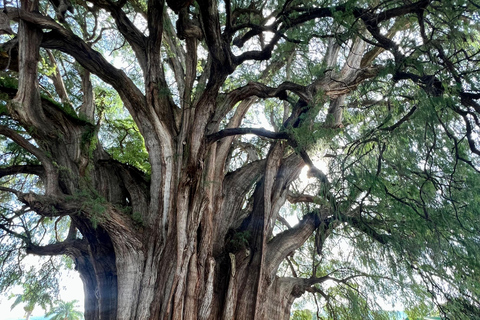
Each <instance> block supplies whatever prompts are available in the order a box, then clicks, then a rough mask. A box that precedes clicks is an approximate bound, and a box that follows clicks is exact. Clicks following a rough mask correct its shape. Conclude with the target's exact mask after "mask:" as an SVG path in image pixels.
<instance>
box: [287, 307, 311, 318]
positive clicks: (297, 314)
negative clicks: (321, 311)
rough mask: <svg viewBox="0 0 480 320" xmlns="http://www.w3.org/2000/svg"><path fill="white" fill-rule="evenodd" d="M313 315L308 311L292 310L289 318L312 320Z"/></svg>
mask: <svg viewBox="0 0 480 320" xmlns="http://www.w3.org/2000/svg"><path fill="white" fill-rule="evenodd" d="M313 319H314V318H313V313H312V311H310V310H308V309H304V310H294V311H293V313H292V315H291V316H290V320H313Z"/></svg>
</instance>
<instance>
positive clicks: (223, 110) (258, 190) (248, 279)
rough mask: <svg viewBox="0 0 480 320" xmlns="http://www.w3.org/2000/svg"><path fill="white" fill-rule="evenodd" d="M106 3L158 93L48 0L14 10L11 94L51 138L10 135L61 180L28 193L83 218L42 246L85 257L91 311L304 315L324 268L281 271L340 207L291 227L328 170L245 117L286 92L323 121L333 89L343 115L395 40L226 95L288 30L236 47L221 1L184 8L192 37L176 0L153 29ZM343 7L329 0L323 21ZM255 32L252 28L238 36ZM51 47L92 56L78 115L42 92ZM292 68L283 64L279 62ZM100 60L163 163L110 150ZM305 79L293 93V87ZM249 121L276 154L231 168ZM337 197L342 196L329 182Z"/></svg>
mask: <svg viewBox="0 0 480 320" xmlns="http://www.w3.org/2000/svg"><path fill="white" fill-rule="evenodd" d="M92 2H93V3H94V4H95V5H96V6H98V8H102V9H103V10H106V11H107V12H108V13H109V14H111V16H112V17H113V19H114V20H115V23H116V25H117V26H118V29H119V31H120V33H121V34H122V35H123V37H124V38H125V40H126V41H127V42H128V43H129V45H130V46H131V47H132V49H133V52H134V53H135V56H136V59H137V60H138V63H139V65H140V67H141V70H142V72H143V78H144V83H145V92H142V91H141V90H140V89H138V87H137V86H135V85H134V84H133V82H132V81H131V80H130V79H129V78H128V77H127V76H126V74H125V73H124V72H123V71H122V70H119V69H116V68H114V67H113V66H112V65H110V64H109V63H108V62H107V61H106V60H105V59H104V58H103V57H102V56H101V55H100V54H99V53H98V52H96V51H95V50H93V49H92V47H91V45H90V44H87V43H86V42H84V41H83V40H82V39H80V38H79V37H77V36H76V35H74V33H73V32H72V31H70V29H68V28H64V27H63V26H62V25H60V24H58V23H57V22H55V21H54V20H52V19H51V18H48V17H46V16H43V15H42V14H40V13H38V4H37V3H36V1H35V0H23V2H22V8H20V9H18V8H11V7H9V8H7V9H6V13H7V15H8V16H9V18H10V19H12V20H16V21H20V26H19V33H18V38H19V44H18V46H19V66H20V69H19V86H18V90H17V91H16V92H13V91H12V92H10V95H11V96H12V97H13V96H14V98H13V100H12V102H11V103H10V104H9V112H10V114H11V115H12V117H13V118H14V119H15V120H16V121H17V122H18V123H19V124H21V125H22V126H23V127H24V128H25V129H26V130H28V134H29V135H30V136H31V137H32V138H33V139H34V140H35V141H36V143H32V142H30V141H27V139H25V138H24V137H23V136H22V135H20V134H18V133H16V132H14V131H12V130H10V131H9V129H8V128H6V127H1V128H0V130H1V132H0V133H1V134H3V135H5V136H7V137H9V138H10V139H12V140H14V141H15V142H16V143H17V144H19V145H21V146H22V147H23V148H24V149H26V150H27V151H29V152H30V153H32V154H33V155H35V156H36V158H37V159H38V160H39V161H40V162H41V168H39V167H38V166H37V167H35V170H36V171H35V170H34V168H32V167H30V168H26V167H25V168H24V170H25V172H27V173H28V172H29V173H38V171H40V173H39V176H40V177H41V178H42V181H43V183H44V188H45V193H44V194H39V193H21V192H17V193H16V195H17V197H18V199H19V200H20V201H21V202H23V203H24V204H26V205H28V206H29V207H30V208H32V210H34V211H35V212H36V213H38V214H39V215H42V216H46V217H60V216H69V217H70V220H71V225H70V232H69V234H68V236H67V237H66V238H65V239H64V241H62V242H59V243H56V244H51V245H47V246H38V245H36V244H35V243H34V242H31V241H30V242H29V243H28V246H27V251H28V252H29V253H33V254H38V255H51V254H67V255H69V256H71V257H72V258H73V259H74V260H75V264H76V269H77V270H78V272H79V273H80V276H81V278H82V280H83V283H84V289H85V308H86V309H85V319H87V320H97V319H102V320H105V319H125V320H133V319H139V320H144V319H165V320H166V319H176V320H178V319H185V320H192V319H199V320H204V319H225V320H229V319H255V320H262V319H288V318H289V316H290V307H291V305H292V303H293V301H294V299H295V298H296V297H298V296H300V295H301V294H302V293H303V292H305V290H306V289H307V288H309V287H310V286H312V285H313V284H314V283H318V282H321V281H322V279H320V278H312V279H301V278H294V277H292V278H282V277H278V276H277V270H278V268H279V265H280V263H281V262H282V261H283V260H284V259H285V258H286V257H287V256H288V255H289V254H290V253H291V252H292V251H294V250H295V249H297V248H298V247H300V246H301V245H302V244H303V243H304V242H305V241H306V240H307V239H308V238H309V237H310V236H311V235H312V234H313V233H314V231H315V230H316V229H317V228H318V227H319V226H320V224H322V223H323V226H325V225H327V226H329V225H333V224H332V222H333V220H334V217H332V215H329V211H328V210H329V209H331V208H325V212H323V211H318V210H317V211H314V212H312V213H310V214H308V215H305V217H304V218H303V220H301V221H300V223H299V224H297V225H296V226H293V227H291V228H289V229H287V230H286V231H283V232H279V233H277V234H274V232H273V229H274V226H275V221H276V220H277V218H278V216H279V211H280V208H281V207H282V206H283V205H284V203H285V201H286V199H287V195H288V190H289V186H290V185H291V183H292V182H293V181H294V180H295V179H297V177H298V175H299V173H300V171H301V169H302V168H303V167H304V166H305V165H310V166H311V168H312V174H313V175H314V176H316V177H318V178H319V179H320V181H322V183H325V184H327V183H328V182H327V181H326V180H325V177H324V176H323V175H322V174H321V173H320V172H318V171H317V170H315V169H313V166H312V165H313V164H312V161H311V160H310V158H309V156H308V154H307V150H305V148H304V147H303V146H302V145H300V143H298V142H297V141H296V140H295V137H294V136H293V135H291V134H290V133H289V132H287V130H280V131H278V132H270V131H267V130H263V129H255V128H239V127H240V125H241V121H242V118H243V116H244V115H245V113H246V112H247V111H248V109H249V108H250V107H251V106H252V105H253V103H254V102H255V101H256V100H257V99H259V98H264V99H266V98H279V99H281V100H285V101H288V102H289V103H290V104H291V113H288V112H287V111H288V109H287V108H286V111H285V112H286V113H285V118H284V121H285V122H284V128H297V127H299V126H308V125H309V122H308V121H313V120H312V119H313V118H315V117H314V116H313V117H310V118H309V117H305V115H307V114H309V112H312V110H314V107H315V105H318V104H324V103H326V102H328V101H330V109H329V111H328V114H329V117H330V118H329V119H328V121H326V123H325V126H330V127H331V128H336V127H337V128H338V127H340V126H342V118H341V108H342V104H343V101H344V98H345V95H346V94H348V93H349V92H350V91H351V90H353V88H355V87H356V86H357V85H358V84H359V83H360V82H361V81H363V80H364V79H366V78H369V77H373V76H375V75H376V73H377V71H378V70H377V69H376V68H372V67H370V66H369V63H370V62H371V61H372V60H373V57H372V56H373V55H378V54H379V52H380V50H378V52H374V53H372V52H370V53H369V54H370V55H369V56H368V59H370V60H369V61H365V60H362V57H363V55H364V53H365V48H366V43H365V42H364V41H362V40H360V38H358V39H357V40H356V41H355V42H354V43H353V44H352V47H351V49H350V54H349V55H348V56H347V57H346V62H345V63H344V66H343V68H340V69H339V70H340V71H338V72H336V71H333V70H332V68H333V66H335V65H338V63H337V56H338V53H339V46H338V45H336V43H335V42H334V41H332V42H331V46H330V48H329V50H328V52H327V53H326V54H325V60H324V63H325V66H326V67H327V69H326V71H325V72H324V73H323V74H322V75H321V76H319V77H318V78H316V79H314V80H313V81H312V83H311V84H310V85H308V86H302V85H296V84H294V83H292V82H288V81H286V82H284V83H282V84H280V85H279V86H278V87H277V88H271V87H267V86H266V85H264V84H261V83H258V82H249V83H248V84H246V85H244V86H243V87H240V88H238V89H236V90H233V91H231V92H229V93H223V94H220V92H221V91H220V88H221V86H222V85H223V83H224V82H225V79H227V77H228V76H229V75H230V74H231V73H232V72H233V71H234V70H235V69H236V68H237V66H239V65H240V64H241V63H243V62H244V61H248V60H267V59H268V58H269V57H270V55H271V53H272V50H273V48H274V46H275V45H276V44H277V43H278V41H279V40H280V38H281V37H280V36H279V35H278V34H275V35H274V36H273V39H272V40H271V44H270V45H267V46H265V47H264V48H263V49H262V50H260V51H250V52H246V53H243V54H241V55H239V56H234V55H233V53H232V52H231V51H230V48H229V46H230V44H229V42H230V41H231V40H232V37H233V34H232V33H230V34H229V33H228V32H230V31H229V28H232V26H231V22H229V23H228V24H227V27H226V29H225V31H222V29H221V27H220V21H219V15H218V8H217V5H216V1H207V0H202V1H197V3H198V7H199V21H192V20H191V18H190V15H189V14H188V12H187V11H186V10H187V9H186V8H185V7H182V8H177V7H175V10H176V11H178V12H179V13H178V17H179V18H178V22H177V32H178V34H179V37H180V38H181V39H184V41H185V46H184V47H182V46H178V44H177V43H175V41H172V39H171V38H172V35H173V33H172V30H171V29H170V27H171V26H169V28H168V30H164V28H163V26H164V25H168V21H165V17H166V14H165V5H164V3H163V2H164V1H154V0H150V1H148V4H147V6H148V11H147V12H144V14H145V15H146V17H147V19H146V21H147V28H148V36H145V35H144V34H143V33H141V32H140V31H139V30H138V29H137V28H136V27H135V26H134V25H133V24H132V23H131V21H130V20H129V19H128V18H127V16H126V14H125V13H124V11H123V10H122V7H121V6H120V5H117V4H116V3H114V2H108V1H92ZM227 3H229V2H227ZM186 5H188V3H187V4H186ZM230 9H231V8H229V7H227V8H226V10H230ZM339 9H340V8H339ZM408 10H410V11H412V12H413V10H414V8H410V7H409V6H406V7H405V10H404V11H408ZM331 14H332V13H331V12H330V11H328V12H327V11H322V12H320V11H319V12H316V13H314V14H313V13H312V16H311V17H310V18H308V19H314V18H316V17H321V16H322V15H323V16H330V15H331ZM229 19H233V18H232V17H229ZM365 19H366V18H365ZM373 21H374V17H370V18H369V20H368V22H369V23H371V24H372V25H373V23H374V22H373ZM294 23H296V22H295V21H293V20H292V24H294ZM297 23H299V22H297ZM373 27H375V26H373ZM373 27H372V26H371V29H372V30H373ZM285 28H288V26H286V27H285ZM374 31H375V30H374ZM222 32H224V33H223V34H222ZM252 32H253V31H252ZM362 32H363V31H362ZM372 32H373V31H372ZM253 33H254V32H253ZM254 35H255V34H250V35H249V34H246V35H245V36H244V38H242V39H237V42H238V41H240V42H241V41H247V40H248V39H247V38H248V37H253V36H254ZM382 37H383V36H382ZM379 38H380V36H379ZM383 38H385V37H383ZM383 38H381V39H383ZM162 39H164V40H162ZM385 39H386V40H385ZM385 39H383V40H385V41H387V40H388V39H387V38H385ZM199 40H202V41H205V43H206V46H207V47H208V51H209V57H208V63H207V64H206V65H205V68H206V71H205V72H204V73H203V74H201V75H198V79H197V63H198V61H197V46H198V43H199ZM162 41H167V42H168V45H169V47H170V50H172V51H175V59H172V60H171V61H170V62H169V63H170V66H171V68H172V70H173V71H174V74H175V77H176V79H177V86H178V88H179V89H178V90H179V93H180V96H181V98H182V99H180V100H181V102H180V105H176V104H175V102H174V101H173V99H172V98H171V95H169V94H165V90H166V89H167V88H168V85H167V83H166V80H165V76H164V70H163V68H162V63H164V62H163V60H162V55H161V53H160V52H161V46H162ZM41 47H42V48H45V49H49V50H60V51H62V52H64V53H66V54H69V55H71V56H72V57H74V58H75V60H76V61H77V62H78V63H79V64H80V65H81V66H82V68H83V70H84V71H83V74H82V83H83V88H82V90H83V93H84V103H83V105H82V106H81V108H80V109H79V110H80V111H79V112H78V115H75V114H74V112H73V113H72V112H70V111H71V110H70V109H71V106H70V105H69V103H68V101H67V100H65V101H67V102H65V103H64V104H63V106H60V105H57V104H55V103H53V102H51V101H49V100H46V99H44V98H42V97H41V95H40V89H39V84H38V69H37V63H38V60H39V49H40V48H41ZM286 61H288V59H286V60H285V62H282V63H287V62H286ZM52 63H54V59H52ZM281 67H282V66H274V65H273V64H272V68H276V69H277V70H278V69H280V68H281ZM266 73H268V72H266ZM90 74H95V75H96V76H98V77H99V78H100V79H101V80H102V81H104V82H106V83H108V84H110V85H111V86H112V87H113V88H114V89H115V90H116V91H117V92H118V94H119V95H120V97H121V99H122V102H123V104H124V106H125V107H126V109H128V111H129V112H130V114H131V116H132V117H133V119H134V121H135V123H136V125H137V126H138V128H139V130H140V132H141V134H142V136H143V138H144V140H145V145H146V148H147V150H148V154H149V162H150V165H151V174H150V175H147V174H146V173H144V172H142V171H140V170H138V169H136V168H134V167H133V166H130V165H128V164H123V163H120V162H118V161H116V160H114V159H113V158H112V157H111V156H110V155H109V154H108V153H107V152H105V151H104V150H103V149H102V145H101V143H100V142H99V141H98V139H97V133H98V126H99V125H100V124H99V120H98V118H96V117H95V112H94V110H95V106H94V105H93V103H94V102H93V98H92V97H93V91H92V85H91V83H90V78H89V77H90ZM58 81H60V80H58ZM59 84H60V83H59ZM194 84H195V85H196V86H197V90H194ZM202 84H205V85H204V86H203V85H202ZM58 88H59V89H58V90H60V91H61V90H64V89H61V88H62V86H61V85H59V86H58ZM162 90H163V91H162ZM4 91H7V89H6V88H4ZM194 91H195V92H194ZM292 93H293V94H294V95H295V96H296V99H294V102H293V103H292V99H290V98H289V97H288V95H290V94H292ZM59 96H60V95H59ZM62 96H63V95H62ZM72 110H73V109H72ZM229 112H233V115H232V116H231V118H229V122H228V123H227V124H226V125H223V124H221V121H222V120H223V119H224V118H225V116H226V115H227V113H229ZM305 119H310V120H305ZM247 133H252V134H256V135H258V136H262V137H265V138H266V139H270V142H271V143H270V146H269V149H268V153H267V154H266V156H265V157H264V158H263V159H254V160H252V161H250V162H249V163H248V164H245V165H244V166H241V167H239V168H238V169H236V170H231V171H230V170H229V169H228V168H229V159H230V156H231V154H230V153H231V151H232V146H234V142H235V136H236V135H242V134H247ZM34 171H35V172H34ZM323 196H324V197H325V198H326V199H329V195H328V194H324V195H323ZM332 207H334V204H332ZM324 231H325V232H327V231H326V229H324Z"/></svg>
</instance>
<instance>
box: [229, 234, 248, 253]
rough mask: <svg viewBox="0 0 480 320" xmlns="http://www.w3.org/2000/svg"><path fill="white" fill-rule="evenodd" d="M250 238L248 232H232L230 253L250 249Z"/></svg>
mask: <svg viewBox="0 0 480 320" xmlns="http://www.w3.org/2000/svg"><path fill="white" fill-rule="evenodd" d="M250 237H251V235H250V231H248V230H246V231H236V232H232V233H231V235H230V237H229V240H228V247H229V251H231V252H236V251H239V250H242V249H245V248H248V246H249V242H250Z"/></svg>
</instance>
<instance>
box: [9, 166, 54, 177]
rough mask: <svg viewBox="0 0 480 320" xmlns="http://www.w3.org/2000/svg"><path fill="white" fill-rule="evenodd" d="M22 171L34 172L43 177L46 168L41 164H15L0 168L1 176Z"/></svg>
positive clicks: (25, 172) (26, 172)
mask: <svg viewBox="0 0 480 320" xmlns="http://www.w3.org/2000/svg"><path fill="white" fill-rule="evenodd" d="M21 173H24V174H34V175H36V176H40V177H42V176H43V175H44V174H45V170H44V169H43V167H42V166H40V165H15V166H10V167H5V168H0V178H2V177H6V176H11V175H15V174H21Z"/></svg>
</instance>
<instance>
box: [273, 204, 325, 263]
mask: <svg viewBox="0 0 480 320" xmlns="http://www.w3.org/2000/svg"><path fill="white" fill-rule="evenodd" d="M324 215H325V213H320V212H312V213H309V214H307V215H305V216H304V217H303V218H302V220H300V222H299V223H298V224H297V225H295V226H293V227H292V228H290V229H288V230H285V231H283V232H282V233H280V234H278V235H276V236H275V237H274V238H273V239H272V240H270V241H269V242H268V244H267V257H266V262H267V265H268V269H269V272H276V270H277V266H278V265H279V264H280V263H281V262H282V260H283V259H284V258H285V257H286V256H287V255H288V254H290V253H291V252H293V251H294V250H296V249H297V248H299V247H300V246H301V245H302V244H303V243H304V242H305V241H306V240H307V239H308V238H309V237H310V236H311V235H312V234H313V231H314V230H315V229H316V228H317V227H318V226H319V225H320V223H321V222H322V220H321V216H324ZM326 220H327V221H328V223H330V220H331V218H326Z"/></svg>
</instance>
